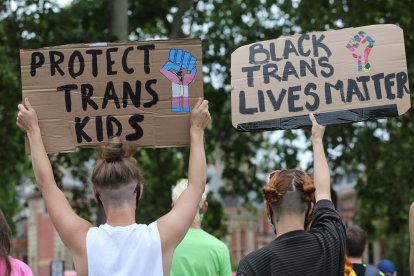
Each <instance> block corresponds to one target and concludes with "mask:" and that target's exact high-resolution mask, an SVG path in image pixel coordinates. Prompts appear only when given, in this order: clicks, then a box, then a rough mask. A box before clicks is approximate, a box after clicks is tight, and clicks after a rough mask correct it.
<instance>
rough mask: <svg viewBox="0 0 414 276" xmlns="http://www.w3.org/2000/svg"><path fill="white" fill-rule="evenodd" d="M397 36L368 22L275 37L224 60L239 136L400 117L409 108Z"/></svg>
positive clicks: (399, 34) (402, 54)
mask: <svg viewBox="0 0 414 276" xmlns="http://www.w3.org/2000/svg"><path fill="white" fill-rule="evenodd" d="M408 83H409V82H408V74H407V64H406V58H405V49H404V35H403V31H402V29H401V28H399V27H398V26H395V25H372V26H364V27H358V28H347V29H341V30H337V31H326V32H313V33H308V34H302V35H296V36H290V37H281V38H278V39H273V40H268V41H260V42H257V43H253V44H250V45H246V46H242V47H240V48H238V49H237V50H236V51H234V52H233V53H232V56H231V87H232V91H231V109H232V123H233V126H234V127H235V128H237V129H238V130H241V131H258V130H278V129H295V128H302V127H309V126H311V122H310V120H309V117H308V114H309V113H310V112H313V113H315V114H316V116H317V118H318V122H320V123H321V124H324V125H329V124H341V123H351V122H359V121H365V120H369V119H375V118H385V117H394V116H399V115H402V114H404V113H405V112H407V110H408V109H409V108H410V106H411V102H410V90H409V87H408Z"/></svg>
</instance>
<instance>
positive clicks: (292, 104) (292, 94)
mask: <svg viewBox="0 0 414 276" xmlns="http://www.w3.org/2000/svg"><path fill="white" fill-rule="evenodd" d="M300 90H301V86H300V85H296V86H291V87H289V89H288V106H289V112H299V111H302V110H303V106H295V101H297V100H299V95H298V94H295V92H299V91H300Z"/></svg>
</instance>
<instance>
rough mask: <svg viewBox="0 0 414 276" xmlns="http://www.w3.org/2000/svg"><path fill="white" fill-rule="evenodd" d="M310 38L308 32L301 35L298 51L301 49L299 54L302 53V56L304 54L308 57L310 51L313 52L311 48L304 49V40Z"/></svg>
mask: <svg viewBox="0 0 414 276" xmlns="http://www.w3.org/2000/svg"><path fill="white" fill-rule="evenodd" d="M305 39H306V40H310V37H309V35H307V34H303V35H301V36H300V37H299V39H298V51H299V54H300V55H301V56H303V57H308V56H309V55H310V53H311V50H310V49H309V50H307V51H306V52H305V51H304V50H303V49H304V48H303V41H304V40H305Z"/></svg>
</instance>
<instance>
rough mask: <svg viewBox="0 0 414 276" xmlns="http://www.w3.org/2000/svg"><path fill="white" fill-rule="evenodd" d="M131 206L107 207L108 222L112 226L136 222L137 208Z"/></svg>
mask: <svg viewBox="0 0 414 276" xmlns="http://www.w3.org/2000/svg"><path fill="white" fill-rule="evenodd" d="M131 207H132V206H131ZM131 207H120V208H113V207H112V208H111V207H107V208H105V215H106V218H107V219H106V223H107V224H109V225H111V226H128V225H131V224H133V223H135V210H134V209H133V208H131Z"/></svg>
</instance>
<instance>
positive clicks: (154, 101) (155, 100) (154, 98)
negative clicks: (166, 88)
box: [143, 79, 158, 108]
mask: <svg viewBox="0 0 414 276" xmlns="http://www.w3.org/2000/svg"><path fill="white" fill-rule="evenodd" d="M153 84H157V80H156V79H152V80H147V81H146V82H145V89H146V90H147V92H148V94H150V95H151V96H152V100H151V101H150V102H146V103H144V104H143V106H144V107H146V108H149V107H151V106H153V105H156V104H157V103H158V94H157V92H155V90H154V89H152V87H151V85H153Z"/></svg>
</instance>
